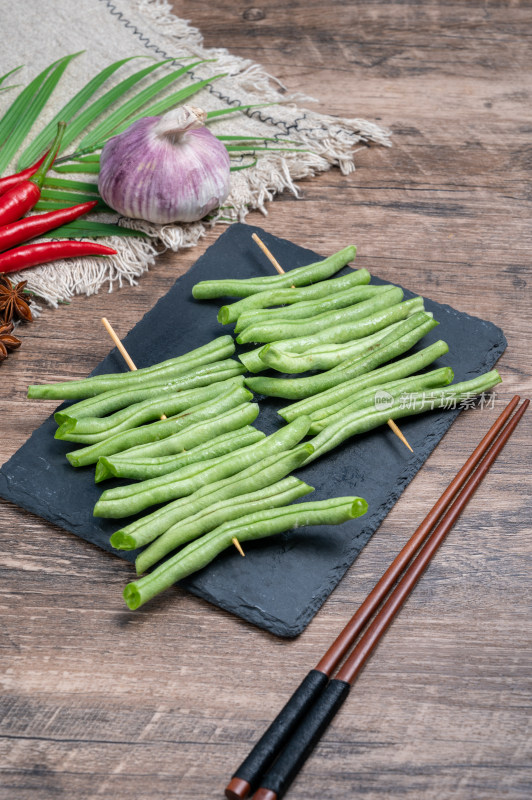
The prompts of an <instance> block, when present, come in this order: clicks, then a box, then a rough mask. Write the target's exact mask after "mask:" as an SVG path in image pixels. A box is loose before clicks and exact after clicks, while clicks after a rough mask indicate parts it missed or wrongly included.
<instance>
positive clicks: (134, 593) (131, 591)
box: [123, 583, 142, 611]
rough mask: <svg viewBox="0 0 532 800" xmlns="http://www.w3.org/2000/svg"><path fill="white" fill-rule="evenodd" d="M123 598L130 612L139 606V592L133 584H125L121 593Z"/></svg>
mask: <svg viewBox="0 0 532 800" xmlns="http://www.w3.org/2000/svg"><path fill="white" fill-rule="evenodd" d="M123 597H124V600H125V601H126V606H127V607H128V608H130V609H131V611H135V610H136V609H137V608H138V607H139V606H140V605H141V602H142V601H141V597H140V592H139V590H138V589H137V587H136V586H135V584H134V583H128V584H127V586H126V587H125V589H124V592H123Z"/></svg>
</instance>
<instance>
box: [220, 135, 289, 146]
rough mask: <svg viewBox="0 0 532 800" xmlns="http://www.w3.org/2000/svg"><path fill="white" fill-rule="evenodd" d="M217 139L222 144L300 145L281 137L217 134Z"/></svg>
mask: <svg viewBox="0 0 532 800" xmlns="http://www.w3.org/2000/svg"><path fill="white" fill-rule="evenodd" d="M216 138H217V139H219V140H220V141H221V142H277V143H282V144H298V142H294V141H292V140H291V139H282V138H280V137H279V136H228V135H225V134H216Z"/></svg>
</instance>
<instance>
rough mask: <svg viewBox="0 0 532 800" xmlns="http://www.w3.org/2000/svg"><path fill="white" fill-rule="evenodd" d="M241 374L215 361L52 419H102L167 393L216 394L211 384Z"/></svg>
mask: <svg viewBox="0 0 532 800" xmlns="http://www.w3.org/2000/svg"><path fill="white" fill-rule="evenodd" d="M244 371H245V370H243V369H242V367H241V365H240V364H239V363H238V362H237V361H235V360H234V359H232V358H226V359H224V360H223V361H215V362H214V363H212V364H206V365H204V366H201V367H197V368H196V369H193V370H191V371H190V372H186V373H185V374H184V375H182V376H180V377H177V378H169V379H168V380H166V381H163V382H161V383H159V382H153V383H152V382H151V381H150V382H148V384H147V385H146V386H140V387H139V388H135V389H127V388H125V389H111V390H109V391H107V392H102V393H101V394H97V395H94V397H88V398H86V399H85V400H80V401H79V402H78V403H73V404H72V405H70V406H66V407H65V408H61V409H59V411H56V412H55V414H54V418H55V421H56V422H57V424H58V425H62V423H63V422H67V421H68V420H70V419H82V418H83V417H103V416H104V415H105V414H110V413H112V412H114V411H118V410H119V409H121V408H126V407H127V406H129V405H132V404H133V403H139V402H141V401H143V400H153V399H154V398H156V397H161V396H162V395H163V394H165V393H167V392H184V391H188V390H192V389H200V388H203V389H205V392H206V396H207V395H209V394H210V393H211V391H212V392H214V393H216V391H217V389H216V388H215V386H214V384H216V383H217V384H218V385H220V384H221V383H222V382H223V381H227V380H229V379H230V378H234V377H236V376H237V375H242V373H243V372H244ZM211 387H212V389H211ZM213 396H214V395H213Z"/></svg>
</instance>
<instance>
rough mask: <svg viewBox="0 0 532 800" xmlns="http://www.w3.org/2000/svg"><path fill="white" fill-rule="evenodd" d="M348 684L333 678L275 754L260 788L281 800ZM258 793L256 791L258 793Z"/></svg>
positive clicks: (344, 693)
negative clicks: (271, 765) (281, 749)
mask: <svg viewBox="0 0 532 800" xmlns="http://www.w3.org/2000/svg"><path fill="white" fill-rule="evenodd" d="M350 688H351V685H350V684H349V683H347V682H346V681H338V680H335V679H333V680H332V681H330V682H329V684H328V685H327V687H326V689H325V690H324V691H323V692H322V694H321V695H320V697H318V699H317V701H316V702H315V704H314V705H313V707H312V708H311V709H310V710H309V711H308V712H307V714H306V716H305V717H304V719H303V720H302V722H301V723H300V724H299V726H298V728H297V729H296V731H295V732H294V734H293V735H292V738H291V739H290V741H289V742H288V744H287V745H286V747H285V748H284V750H283V751H282V752H281V754H280V755H279V758H278V759H277V761H276V762H275V763H274V765H273V767H271V769H270V770H269V771H268V773H267V774H266V775H265V776H264V778H263V779H262V781H261V784H260V788H261V789H267V790H269V791H270V792H273V793H274V794H275V795H276V796H277V800H281V797H283V795H284V793H285V792H286V790H287V789H288V787H289V786H290V784H291V783H292V781H293V780H294V778H295V776H296V775H297V773H298V772H299V770H300V768H301V766H302V765H303V764H304V762H305V761H306V759H307V758H308V756H309V755H310V754H311V752H312V750H313V749H314V747H315V745H316V744H317V743H318V741H319V739H320V737H321V736H322V734H323V733H324V731H325V730H326V728H327V726H328V725H329V723H330V721H331V720H332V718H333V717H334V715H335V714H336V712H337V711H338V709H339V708H340V707H341V705H342V703H343V702H344V700H345V699H346V697H347V695H348V694H349V690H350ZM258 794H260V792H259V793H258Z"/></svg>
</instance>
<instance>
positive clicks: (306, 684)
mask: <svg viewBox="0 0 532 800" xmlns="http://www.w3.org/2000/svg"><path fill="white" fill-rule="evenodd" d="M328 680H329V678H328V677H327V675H325V673H324V672H318V670H315V669H312V670H311V671H310V672H309V673H308V675H307V676H306V677H305V678H304V679H303V681H302V682H301V683H300V684H299V686H298V688H297V689H296V690H295V692H294V694H293V695H292V697H291V698H290V700H289V701H288V702H287V704H286V705H285V706H284V708H283V709H282V710H281V711H280V712H279V714H278V715H277V716H276V718H275V719H274V721H273V722H272V724H271V725H270V727H269V728H268V729H267V731H266V732H265V733H264V734H263V735H262V736H261V738H260V739H259V741H258V742H257V744H256V745H255V747H254V748H253V750H252V751H251V752H250V754H249V755H248V757H247V758H246V759H245V760H244V761H243V762H242V764H241V765H240V766H239V768H238V769H237V771H236V772H235V774H234V775H233V778H240V779H241V780H244V781H247V782H248V783H249V784H250V786H251V790H252V791H253V790H254V789H255V788H256V787H257V786H258V785H259V783H260V780H261V778H262V776H263V775H264V773H265V771H266V770H267V769H268V767H269V766H270V764H271V763H272V761H273V759H274V758H275V756H276V755H277V754H278V753H279V751H280V749H281V748H282V746H283V745H284V743H285V742H286V740H287V739H288V737H289V736H290V735H291V734H292V731H293V730H294V729H295V727H296V725H297V724H298V723H299V721H300V720H301V719H302V718H303V716H304V715H305V714H306V712H307V711H308V709H309V708H310V707H311V706H312V705H313V704H314V703H315V702H316V700H317V699H318V697H319V696H320V694H321V693H322V692H323V690H324V688H325V686H326V685H327V681H328Z"/></svg>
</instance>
